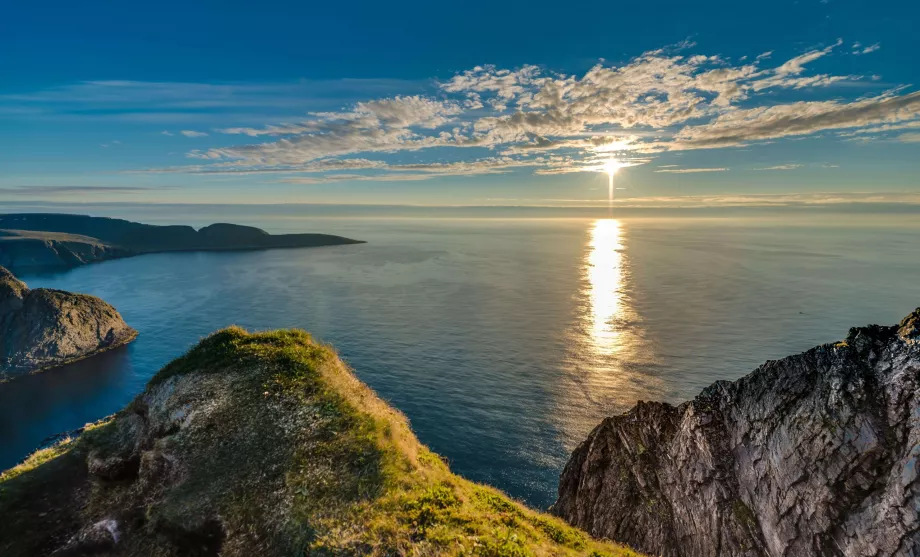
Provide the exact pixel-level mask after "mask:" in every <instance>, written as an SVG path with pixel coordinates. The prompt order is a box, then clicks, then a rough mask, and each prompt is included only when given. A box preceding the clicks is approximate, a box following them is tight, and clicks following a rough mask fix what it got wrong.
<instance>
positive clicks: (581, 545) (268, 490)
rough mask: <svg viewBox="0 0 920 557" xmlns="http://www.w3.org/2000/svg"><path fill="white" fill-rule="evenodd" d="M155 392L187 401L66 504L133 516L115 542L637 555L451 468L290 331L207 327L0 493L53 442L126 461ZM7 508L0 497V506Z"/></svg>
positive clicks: (242, 549)
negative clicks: (133, 393) (121, 467)
mask: <svg viewBox="0 0 920 557" xmlns="http://www.w3.org/2000/svg"><path fill="white" fill-rule="evenodd" d="M151 401H153V402H151ZM164 401H165V402H164ZM157 404H159V405H162V406H163V407H164V408H167V410H168V412H171V413H173V414H175V413H177V412H178V414H176V415H178V416H180V419H179V421H181V419H184V418H183V416H186V415H187V413H188V412H198V413H197V414H195V418H194V421H192V422H190V423H192V425H190V426H189V425H181V426H175V427H173V426H172V425H169V426H168V427H166V426H164V427H159V429H158V430H157V431H158V432H157V433H156V435H159V437H156V436H154V438H150V437H149V434H145V435H148V437H145V443H146V445H145V446H150V447H152V448H151V449H150V450H146V451H145V452H143V454H142V455H141V456H140V458H139V462H140V464H139V465H137V466H138V467H139V468H138V470H137V471H136V478H134V479H132V478H129V479H127V480H119V481H114V482H95V483H92V485H91V486H90V487H88V488H86V489H85V490H84V491H85V492H86V493H88V495H87V501H86V504H85V505H84V506H83V507H81V510H79V513H78V514H79V515H80V517H81V519H82V520H83V522H84V523H92V522H93V521H98V520H100V519H102V518H106V517H111V516H128V517H132V518H131V521H132V522H129V521H128V520H125V524H126V528H128V530H129V531H128V532H127V534H126V535H125V536H124V538H125V540H126V541H125V542H124V543H125V544H126V545H125V546H124V549H123V550H124V551H129V550H130V551H135V552H142V553H150V554H153V553H162V554H175V553H176V552H181V550H182V548H183V547H184V546H183V544H187V543H191V542H188V540H190V539H193V538H194V544H195V547H197V548H201V547H204V548H208V547H210V548H211V549H212V550H213V554H216V553H217V552H219V553H220V554H222V555H249V554H265V555H291V554H293V555H345V554H349V555H354V554H360V555H379V556H384V555H387V556H389V555H485V556H509V557H510V556H542V555H592V556H596V557H601V556H609V557H615V556H617V557H618V556H631V555H637V554H636V553H634V552H632V551H630V550H629V549H626V548H624V547H622V546H620V545H616V544H612V543H607V542H602V541H596V540H593V539H591V538H590V537H589V536H588V535H587V534H585V533H584V532H582V531H580V530H578V529H576V528H573V527H571V526H569V525H568V524H566V523H565V522H563V521H562V520H560V519H558V518H555V517H552V516H549V515H547V514H544V513H539V512H536V511H533V510H531V509H528V508H527V507H525V506H524V505H522V504H520V503H518V502H516V501H514V500H512V499H510V498H508V497H507V496H506V495H504V494H503V493H501V492H500V491H498V490H496V489H493V488H491V487H487V486H484V485H479V484H476V483H473V482H470V481H468V480H465V479H463V478H461V477H459V476H457V475H455V474H453V473H452V472H451V471H450V469H449V467H448V466H447V464H445V462H444V461H443V460H442V459H441V458H440V457H439V456H438V455H436V454H434V453H432V452H431V451H430V450H428V448H427V447H425V446H424V445H422V444H421V443H420V442H419V441H418V439H417V438H416V437H415V435H414V433H413V432H412V430H411V428H410V426H409V423H408V420H406V418H405V417H404V416H403V415H402V414H401V413H399V412H398V411H397V410H395V409H394V408H392V407H391V406H389V405H388V404H386V403H385V402H384V401H382V400H381V399H380V398H379V397H377V395H376V394H375V393H374V392H373V391H372V390H370V389H369V388H368V387H367V386H366V385H364V384H363V383H361V382H360V381H358V380H357V378H355V376H354V375H353V374H352V373H351V371H350V370H349V369H348V368H347V367H346V366H345V365H344V364H343V363H342V361H341V360H340V359H339V358H338V357H337V355H336V354H335V352H334V351H333V350H332V349H331V348H330V347H328V346H326V345H323V344H321V343H318V342H316V341H314V340H313V339H312V338H311V337H310V335H308V334H307V333H305V332H302V331H296V330H280V331H273V332H265V333H248V332H246V331H244V330H242V329H240V328H235V327H233V328H229V329H224V330H222V331H219V332H217V333H215V334H213V335H211V336H210V337H208V338H206V339H204V340H203V341H202V342H201V343H200V344H199V345H198V346H196V347H195V348H193V349H192V350H191V351H189V352H188V353H187V354H186V355H185V356H183V357H181V358H179V359H177V360H176V361H174V362H172V363H170V364H169V365H167V366H166V367H165V368H164V369H163V370H161V371H160V373H158V374H157V375H156V376H155V377H154V378H153V379H152V380H151V381H150V384H149V385H148V389H147V395H146V398H145V397H144V396H141V397H138V399H136V400H135V401H134V402H133V403H132V404H131V405H129V407H128V408H126V409H125V410H124V411H122V412H121V413H119V414H118V415H117V416H116V417H115V419H114V420H112V421H111V422H108V423H106V424H103V425H100V426H98V427H96V428H95V429H93V431H91V432H89V434H88V435H86V436H85V437H81V438H80V439H79V440H77V441H75V442H73V443H67V444H62V445H59V446H57V447H54V448H52V449H46V450H45V451H40V452H39V453H36V454H35V455H33V456H32V457H30V459H29V460H28V461H26V462H25V463H23V464H22V465H20V466H19V467H17V468H16V469H13V470H11V471H8V472H6V473H4V475H3V476H0V494H2V493H3V492H2V488H3V486H4V485H5V484H7V483H15V482H16V481H19V479H21V478H22V477H24V476H28V475H29V474H34V473H36V472H38V471H39V470H40V469H41V468H42V467H43V463H45V462H48V461H50V460H53V459H54V458H55V457H56V456H59V455H60V454H64V453H66V452H77V453H80V454H81V455H85V457H86V458H90V457H92V458H97V459H112V458H116V457H118V455H122V456H121V458H122V459H123V460H125V461H126V462H134V461H133V460H130V458H129V456H130V455H128V452H130V447H135V446H137V445H138V443H136V442H135V441H136V440H135V439H134V438H133V437H132V435H137V433H136V432H137V431H138V428H137V421H138V418H136V416H140V415H144V416H147V418H145V419H147V420H149V421H150V422H151V423H152V422H153V421H154V420H155V419H160V418H157V416H160V414H158V412H160V406H156V405H157ZM163 415H166V414H163ZM170 415H172V414H170ZM170 419H173V418H170ZM174 421H176V420H175V419H174ZM169 423H170V424H172V423H173V422H169ZM126 451H127V452H126ZM116 459H117V458H116ZM164 462H166V463H173V464H170V466H174V467H176V470H181V473H180V472H178V471H175V470H174V471H169V470H167V471H166V472H163V471H162V468H163V466H166V467H167V468H168V466H167V465H165V464H162V463H164ZM176 462H179V463H180V464H179V465H176V464H175V463H176ZM157 463H160V464H157ZM158 466H159V468H158ZM17 470H18V471H17ZM177 478H178V479H177ZM13 503H15V501H13ZM13 508H14V507H13V506H11V505H8V504H5V502H4V501H3V498H2V496H0V512H4V513H5V512H7V511H11V509H13ZM23 523H27V522H26V521H24V522H23ZM215 525H218V526H215ZM217 530H219V532H218V533H216V534H215V533H214V532H217ZM164 532H165V533H166V534H165V535H164ZM176 532H180V534H181V535H180V534H176ZM2 533H3V532H0V534H2ZM132 540H133V541H132ZM202 540H204V541H202ZM132 543H134V544H135V546H131V544H132ZM209 544H211V545H209ZM177 548H179V549H177ZM3 549H4V548H3V546H2V545H0V553H2V552H3ZM11 554H15V553H11Z"/></svg>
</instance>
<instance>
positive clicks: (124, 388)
mask: <svg viewBox="0 0 920 557" xmlns="http://www.w3.org/2000/svg"><path fill="white" fill-rule="evenodd" d="M8 209H9V208H8ZM140 210H141V209H138V210H137V211H140ZM108 211H109V213H106V214H114V213H117V211H118V208H117V207H116V208H110V209H108ZM196 211H197V212H196ZM236 211H237V212H236V213H235V214H233V215H225V214H224V213H222V212H221V211H219V210H210V211H203V210H200V209H196V208H194V207H187V208H185V209H183V210H181V211H175V210H173V211H162V210H161V211H159V212H151V213H149V214H140V213H136V214H135V213H132V214H121V215H119V216H125V217H126V218H131V219H133V220H141V221H144V222H152V223H167V222H170V223H171V222H183V223H188V224H194V225H204V224H209V223H210V222H214V221H218V220H224V221H230V222H237V223H239V224H252V225H256V226H261V227H263V228H265V229H266V230H268V231H270V232H278V233H280V232H327V233H332V234H341V235H344V236H349V237H352V238H356V239H361V240H367V241H368V243H366V244H361V245H353V246H340V247H329V248H315V249H293V250H275V251H262V252H224V253H172V254H153V255H145V256H140V257H134V258H129V259H123V260H115V261H108V262H104V263H100V264H94V265H89V266H85V267H81V268H77V269H73V270H70V271H65V272H57V273H51V274H41V275H23V276H21V278H22V279H23V280H25V281H26V282H27V283H28V284H29V286H30V287H33V288H34V287H51V288H59V289H64V290H71V291H77V292H84V293H89V294H93V295H96V296H100V297H102V298H103V299H105V300H106V301H108V302H110V303H111V304H113V305H114V306H115V307H116V308H117V309H118V310H119V311H120V312H121V314H122V316H123V317H124V318H125V320H126V321H127V322H128V324H130V325H132V326H133V327H135V328H136V329H137V330H138V331H139V332H140V335H139V337H138V338H137V340H136V341H135V342H134V343H132V344H131V345H129V346H127V347H125V348H122V349H117V350H114V351H111V352H108V353H106V354H103V355H100V356H98V357H95V358H91V359H89V360H85V361H83V362H79V363H76V364H73V365H69V366H66V367H65V368H61V369H56V370H53V371H49V372H46V373H43V374H39V375H35V376H29V377H24V378H21V379H18V380H15V381H12V382H10V383H7V384H3V385H0V468H6V467H9V466H11V465H12V464H14V463H16V462H17V461H19V460H20V459H22V458H23V457H24V456H26V455H27V454H28V453H29V452H31V451H32V450H33V449H34V448H35V447H36V446H37V445H38V444H39V443H40V442H41V441H42V440H43V439H44V438H46V437H48V436H50V435H52V434H55V433H58V432H62V431H66V430H70V429H74V428H76V427H79V426H81V425H83V424H84V423H86V422H90V421H94V420H97V419H99V418H102V417H104V416H106V415H108V414H111V413H113V412H115V411H117V410H118V409H120V408H121V407H122V406H124V405H125V404H127V403H128V402H129V401H130V400H131V399H132V398H133V397H134V396H135V395H137V394H138V393H139V392H141V391H142V390H143V388H144V385H145V384H146V382H147V381H148V380H149V379H150V377H151V376H152V375H153V374H154V373H156V371H157V370H158V369H160V368H161V367H162V366H163V365H164V364H165V363H167V362H169V361H170V360H171V359H173V358H175V357H177V356H179V355H181V354H182V353H183V352H184V351H186V350H187V349H188V348H189V347H190V346H192V345H193V344H194V343H195V342H196V341H197V340H198V339H200V338H201V337H203V336H205V335H207V334H208V333H210V332H212V331H214V330H216V329H219V328H221V327H225V326H227V325H231V324H237V325H241V326H243V327H246V328H248V329H253V330H261V329H270V328H277V327H298V328H301V329H305V330H307V331H309V332H311V333H312V334H313V335H315V336H316V337H317V338H319V339H321V340H323V341H325V342H328V343H330V344H332V345H333V346H334V347H335V348H336V349H337V350H338V351H339V353H340V354H341V355H342V357H343V358H344V359H345V360H346V361H347V362H348V363H349V364H350V365H351V366H352V367H353V368H354V370H355V372H356V374H357V375H358V376H359V377H360V378H361V379H362V380H364V381H365V382H367V383H368V384H369V385H370V386H371V387H373V388H374V389H375V390H376V391H377V392H378V393H379V394H380V395H381V396H382V397H383V398H385V399H386V400H388V401H389V402H391V403H392V404H393V405H394V406H395V407H397V408H399V409H400V410H401V411H402V412H404V413H405V414H406V415H407V416H408V417H409V419H410V420H411V422H412V426H413V428H414V429H415V431H416V433H417V434H418V436H419V438H420V439H421V440H422V442H424V443H426V444H427V445H429V446H430V447H431V448H432V449H433V450H435V451H436V452H438V453H440V454H441V455H443V456H445V457H446V458H447V459H448V460H449V461H450V463H451V466H452V468H453V469H454V470H455V471H456V472H458V473H460V474H462V475H464V476H466V477H467V478H470V479H472V480H475V481H480V482H485V483H488V484H491V485H494V486H496V487H498V488H500V489H503V490H504V491H506V492H507V493H509V494H510V495H512V496H514V497H516V498H518V499H521V500H523V501H526V502H527V503H529V504H531V505H534V506H537V507H542V508H545V507H547V506H548V505H550V504H551V503H552V502H553V501H554V499H555V495H556V486H557V482H558V476H559V473H560V472H561V470H562V467H563V466H564V464H565V462H566V460H567V458H568V455H569V453H570V452H571V451H572V450H573V449H574V448H575V447H576V446H577V445H578V443H579V442H581V441H582V440H583V439H584V438H585V436H586V435H587V434H588V433H589V432H590V431H591V429H592V428H594V427H595V426H596V425H597V424H598V423H600V421H601V420H602V419H603V418H604V417H606V416H610V415H613V414H617V413H619V412H623V411H625V410H627V409H629V408H630V407H631V406H632V405H633V404H635V403H636V401H638V400H663V401H668V402H672V403H678V402H681V401H683V400H686V399H688V398H692V397H693V396H695V395H696V394H697V393H698V392H699V391H700V390H701V389H702V388H704V387H706V386H707V385H709V384H710V383H712V382H713V381H716V380H722V379H728V380H731V379H736V378H738V377H741V376H743V375H745V374H747V373H749V372H750V371H751V370H753V369H754V368H755V367H757V366H758V365H760V364H761V363H763V362H764V361H765V360H768V359H776V358H781V357H784V356H786V355H789V354H794V353H798V352H801V351H804V350H807V349H808V348H810V347H812V346H814V345H816V344H820V343H826V342H832V341H835V340H838V339H841V338H843V337H844V336H845V335H846V333H847V329H848V328H849V327H851V326H854V325H863V324H868V323H881V324H893V323H895V322H897V321H898V320H899V319H900V318H901V317H903V316H904V315H906V314H907V313H908V312H909V311H910V310H912V309H913V308H914V307H916V306H918V305H920V280H918V277H920V242H918V237H920V236H918V232H920V218H917V215H915V214H909V213H905V214H900V213H897V212H895V213H893V214H885V215H876V214H868V213H867V214H863V213H860V212H849V213H840V214H837V213H832V212H809V211H796V212H794V214H784V213H781V212H777V213H774V212H769V211H767V212H763V213H750V214H747V213H741V214H736V213H729V214H725V215H719V214H718V213H717V212H716V213H693V212H689V213H688V214H687V215H680V214H677V215H675V214H668V215H664V216H625V217H622V218H620V217H617V218H587V217H583V216H577V215H576V216H570V217H567V218H538V217H535V216H527V218H519V217H516V216H514V214H512V215H511V216H508V215H496V214H492V213H488V212H487V213H488V214H486V215H485V216H483V217H478V218H466V217H464V216H462V215H459V216H458V215H455V214H453V213H448V214H446V215H441V216H439V217H438V218H424V217H420V216H418V215H416V214H414V213H412V214H410V215H408V216H400V217H396V216H391V215H390V216H387V215H384V216H376V217H375V216H373V214H367V215H365V214H362V215H358V216H354V215H353V216H322V215H316V214H309V215H303V214H299V213H298V211H297V209H296V207H295V208H291V207H288V208H285V209H283V210H279V211H276V212H274V213H273V212H272V211H267V210H261V211H257V212H247V209H245V208H240V209H237V210H236ZM97 214H99V213H98V212H97ZM615 216H616V215H615Z"/></svg>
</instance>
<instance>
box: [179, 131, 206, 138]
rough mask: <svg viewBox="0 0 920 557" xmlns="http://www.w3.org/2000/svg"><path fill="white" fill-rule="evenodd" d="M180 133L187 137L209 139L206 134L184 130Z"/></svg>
mask: <svg viewBox="0 0 920 557" xmlns="http://www.w3.org/2000/svg"><path fill="white" fill-rule="evenodd" d="M179 133H181V134H182V135H184V136H185V137H207V136H208V134H206V133H205V132H196V131H195V130H182V131H180V132H179Z"/></svg>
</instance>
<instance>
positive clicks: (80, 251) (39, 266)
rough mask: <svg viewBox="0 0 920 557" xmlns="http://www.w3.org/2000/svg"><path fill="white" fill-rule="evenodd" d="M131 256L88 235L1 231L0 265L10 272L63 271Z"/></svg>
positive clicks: (131, 252) (129, 253) (130, 252)
mask: <svg viewBox="0 0 920 557" xmlns="http://www.w3.org/2000/svg"><path fill="white" fill-rule="evenodd" d="M134 254H135V252H133V251H131V250H128V249H124V248H120V247H117V246H113V245H110V244H107V243H105V242H102V241H100V240H97V239H96V238H90V237H87V236H79V235H75V234H63V233H55V232H32V231H23V230H0V265H2V266H4V267H6V268H7V269H10V270H11V271H13V272H17V271H20V270H53V269H66V268H71V267H77V266H79V265H85V264H87V263H94V262H97V261H104V260H107V259H117V258H119V257H128V256H130V255H134Z"/></svg>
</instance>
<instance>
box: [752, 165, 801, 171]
mask: <svg viewBox="0 0 920 557" xmlns="http://www.w3.org/2000/svg"><path fill="white" fill-rule="evenodd" d="M803 166H805V165H803V164H778V165H776V166H767V167H765V168H755V169H754V170H795V169H797V168H802V167H803Z"/></svg>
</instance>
